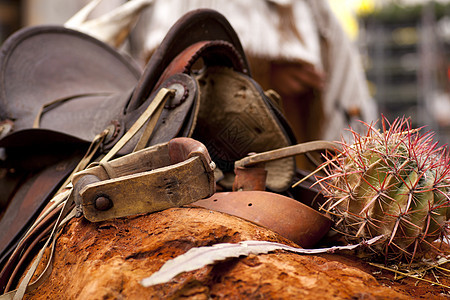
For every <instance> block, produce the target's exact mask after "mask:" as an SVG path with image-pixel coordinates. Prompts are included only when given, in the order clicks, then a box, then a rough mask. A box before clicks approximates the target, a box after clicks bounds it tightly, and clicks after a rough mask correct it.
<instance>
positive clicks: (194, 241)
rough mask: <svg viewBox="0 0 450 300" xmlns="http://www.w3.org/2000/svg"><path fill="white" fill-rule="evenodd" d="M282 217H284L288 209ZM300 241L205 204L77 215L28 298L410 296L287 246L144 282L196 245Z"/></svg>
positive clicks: (340, 264) (353, 269)
mask: <svg viewBox="0 0 450 300" xmlns="http://www.w3.org/2000/svg"><path fill="white" fill-rule="evenodd" d="M280 217H281V218H282V216H280ZM250 239H251V240H266V241H273V242H280V243H285V244H288V245H292V246H295V244H294V243H293V242H290V241H288V240H286V239H284V238H283V237H281V236H279V235H278V234H276V233H274V232H272V231H270V230H267V229H265V228H262V227H260V226H257V225H255V224H252V223H250V222H247V221H245V220H242V219H239V218H236V217H233V216H229V215H227V214H223V213H219V212H215V211H210V210H206V209H202V208H175V209H168V210H165V211H162V212H158V213H154V214H148V215H142V216H136V217H129V218H122V219H117V220H112V221H105V222H100V223H90V222H88V221H86V220H84V219H82V218H80V219H74V220H72V221H71V222H70V223H69V224H68V226H67V227H66V228H65V230H64V232H63V233H62V235H61V236H60V237H59V239H58V243H57V248H56V257H55V261H54V269H53V272H52V274H51V276H50V277H49V278H48V279H47V280H46V282H45V283H44V284H43V285H42V286H40V287H39V288H38V289H36V290H35V291H32V292H30V293H29V294H27V295H26V296H27V298H33V299H47V298H49V297H50V298H54V297H56V298H68V299H161V298H165V299H167V298H169V299H170V298H183V297H186V298H190V299H209V298H226V299H314V300H316V299H331V298H334V299H363V298H364V299H380V298H389V299H409V298H408V297H406V296H404V295H402V294H400V293H398V292H395V291H394V290H392V289H390V288H387V287H384V286H382V285H380V284H379V283H378V282H377V280H376V279H375V278H374V277H373V276H372V275H370V274H368V273H366V272H363V271H362V270H360V269H358V268H355V267H351V266H348V265H346V264H343V263H340V262H337V261H333V260H330V259H327V258H325V257H320V256H302V255H298V254H293V253H288V252H284V251H279V252H274V253H270V254H264V255H257V256H255V255H251V256H249V257H245V258H237V259H231V260H228V261H225V262H222V263H218V264H215V265H213V266H211V265H210V266H207V267H204V268H202V269H199V270H196V271H192V272H187V273H183V274H180V275H178V276H177V277H175V278H174V279H173V280H172V281H170V282H169V283H166V284H160V285H156V286H152V287H148V288H144V287H143V286H141V285H140V284H139V281H140V280H142V279H143V278H145V277H148V276H150V275H151V274H152V273H154V272H156V271H157V270H159V268H160V267H161V266H162V265H163V264H164V263H165V262H166V261H167V260H169V259H171V258H174V257H176V256H178V255H181V254H183V253H185V252H186V251H187V250H189V249H190V248H192V247H199V246H207V245H213V244H216V243H223V242H229V243H233V242H239V241H242V240H250Z"/></svg>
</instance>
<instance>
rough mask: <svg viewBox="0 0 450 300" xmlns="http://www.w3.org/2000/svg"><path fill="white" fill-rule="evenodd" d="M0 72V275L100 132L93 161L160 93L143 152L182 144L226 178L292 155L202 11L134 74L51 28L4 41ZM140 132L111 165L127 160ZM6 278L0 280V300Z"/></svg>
mask: <svg viewBox="0 0 450 300" xmlns="http://www.w3.org/2000/svg"><path fill="white" fill-rule="evenodd" d="M199 61H201V63H202V65H201V68H199V69H198V68H197V65H198V63H199ZM0 66H1V70H0V72H1V73H0V120H1V122H2V123H1V124H2V125H1V127H0V128H1V130H0V134H1V139H0V149H1V153H0V154H1V158H2V159H1V160H0V168H1V169H0V170H1V171H0V187H1V188H2V192H1V193H0V194H1V197H0V199H1V200H0V203H3V206H2V207H0V209H2V211H3V214H2V217H1V219H0V228H2V230H1V231H0V268H1V267H2V266H3V265H4V264H5V262H6V260H7V259H8V257H9V256H10V254H11V252H12V250H13V249H14V246H15V245H16V244H17V243H18V241H19V239H20V237H21V236H22V235H23V234H24V231H25V229H26V228H27V227H28V226H29V225H30V224H31V223H32V222H33V220H35V219H36V217H37V215H38V214H39V212H40V211H41V210H42V208H43V207H44V206H45V205H46V204H47V202H48V201H49V199H50V198H51V196H52V195H53V194H54V193H55V191H56V190H57V189H58V188H59V187H60V185H61V183H62V182H63V180H64V179H65V178H66V177H67V176H68V175H69V174H70V173H71V172H72V170H73V169H74V167H75V166H76V165H77V163H78V162H79V161H80V159H81V158H82V157H83V155H84V154H85V152H86V150H87V148H88V147H89V145H90V143H91V141H92V140H93V139H94V138H95V137H96V136H97V135H98V134H99V133H101V132H103V131H104V130H105V129H107V130H108V131H107V135H106V137H105V140H104V141H103V143H102V145H101V147H100V149H99V151H98V152H97V153H96V156H101V155H102V154H104V153H105V152H107V151H108V149H111V148H112V147H113V146H114V145H115V144H116V142H117V141H118V140H119V139H120V138H121V137H122V136H123V135H124V134H126V133H127V131H128V130H129V129H130V127H132V125H133V124H134V123H135V121H136V120H137V119H138V118H139V117H140V116H141V115H142V113H143V112H144V111H146V109H147V108H148V107H149V106H150V105H151V103H152V101H153V99H154V97H155V95H156V94H157V92H158V91H159V90H160V89H162V88H168V89H171V90H173V91H175V92H174V96H173V97H172V98H170V99H169V100H167V102H166V103H165V106H164V109H163V110H162V112H161V115H160V117H159V119H158V121H157V124H156V127H155V129H154V130H153V132H152V134H151V136H149V137H148V139H146V143H145V146H150V145H155V144H159V143H165V142H168V141H169V140H171V139H172V138H174V137H177V136H192V137H194V138H196V139H198V140H200V141H201V142H203V143H204V144H205V145H206V146H207V148H208V151H209V153H210V155H211V158H212V159H213V160H214V161H215V162H216V163H217V162H218V163H217V164H218V165H220V167H221V169H222V170H223V171H224V172H227V171H232V168H233V163H234V161H236V160H237V159H240V158H242V157H244V156H246V155H247V154H248V153H249V152H261V151H265V150H270V149H274V148H279V147H283V146H288V145H291V144H294V143H295V140H294V137H293V134H292V132H291V130H290V128H289V126H288V124H287V122H286V120H285V119H284V117H283V116H282V114H281V113H280V111H279V110H278V108H277V106H276V104H275V103H274V102H273V101H272V100H271V99H270V98H269V97H268V96H267V95H266V94H265V93H264V92H263V91H262V90H261V88H260V87H259V86H258V84H257V83H256V82H254V81H253V80H252V79H251V76H250V71H249V66H248V63H247V60H246V57H245V54H244V51H243V49H242V46H241V44H240V41H239V39H238V36H237V35H236V33H235V31H234V30H233V28H232V27H231V26H230V24H229V23H228V21H227V20H226V19H225V18H224V17H223V16H222V15H221V14H219V13H217V12H215V11H212V10H206V9H205V10H198V11H193V12H190V13H188V14H186V15H185V16H184V17H182V18H181V19H180V20H179V21H178V22H177V23H176V24H175V25H174V26H173V27H172V29H171V30H170V31H169V33H168V34H167V36H166V38H165V39H164V40H163V42H162V43H161V45H160V47H159V48H158V49H157V50H156V52H155V53H154V54H153V56H152V57H151V59H150V61H149V62H148V64H147V66H146V67H145V70H143V72H142V73H141V71H140V70H139V69H138V68H136V67H135V66H134V65H133V64H132V63H131V62H130V61H128V60H127V59H125V58H124V57H123V56H121V55H120V54H118V53H117V52H116V51H115V50H113V49H112V48H110V47H109V46H107V45H105V44H103V43H101V42H99V41H98V40H96V39H94V38H91V37H89V36H87V35H85V34H82V33H80V32H76V31H73V30H70V29H66V28H62V27H59V26H39V27H31V28H25V29H23V30H21V31H19V32H17V33H15V34H14V35H13V36H11V37H10V38H9V39H8V40H7V41H6V42H5V43H4V45H3V46H2V48H1V54H0ZM216 79H220V80H221V81H222V80H223V82H224V83H225V87H227V85H229V86H228V87H229V89H230V90H231V91H232V92H233V95H234V97H233V99H235V100H234V101H236V102H233V105H234V107H230V106H233V105H227V104H224V103H223V100H224V99H226V98H229V95H230V94H222V95H221V94H220V93H219V92H220V89H223V88H224V86H223V83H222V86H220V85H216V84H215V83H216V82H215V80H216ZM250 98H251V99H256V100H255V101H253V102H252V101H249V100H250ZM261 114H262V115H261ZM243 116H251V118H250V119H246V118H245V117H243ZM261 116H262V117H261ZM212 117H214V118H212ZM267 120H269V122H267ZM143 131H144V130H143V129H142V130H140V131H139V132H138V133H137V134H136V135H135V137H133V138H132V139H131V140H130V141H129V142H128V143H127V144H125V146H124V147H122V149H121V150H120V152H119V155H125V154H127V153H130V152H132V151H133V149H134V148H135V146H136V145H137V144H138V143H139V137H140V136H142V134H143ZM236 133H238V134H236ZM267 133H269V134H268V135H267ZM268 141H270V142H268ZM293 169H294V163H293V160H292V159H284V162H282V164H281V166H275V168H274V170H275V173H273V174H275V175H273V176H272V177H274V178H275V177H277V176H276V170H278V172H279V173H283V174H286V173H287V174H288V175H287V179H288V180H284V183H281V184H279V183H277V182H275V181H274V183H273V189H274V190H283V189H285V188H286V187H287V186H288V185H289V184H290V183H291V178H292V174H293ZM269 173H272V172H269ZM268 181H270V180H268ZM286 183H287V184H286ZM4 229H6V230H4ZM17 259H18V258H17ZM12 264H14V262H13V263H12ZM9 265H11V262H9ZM8 275H9V273H8V270H7V271H5V270H2V273H0V284H1V286H0V291H4V288H5V281H6V278H7V276H8Z"/></svg>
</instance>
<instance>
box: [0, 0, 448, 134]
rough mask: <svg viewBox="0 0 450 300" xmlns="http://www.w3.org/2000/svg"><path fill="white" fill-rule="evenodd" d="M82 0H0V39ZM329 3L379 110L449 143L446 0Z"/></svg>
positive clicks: (66, 13)
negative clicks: (357, 54) (356, 54)
mask: <svg viewBox="0 0 450 300" xmlns="http://www.w3.org/2000/svg"><path fill="white" fill-rule="evenodd" d="M114 1H116V0H108V1H106V2H108V4H109V5H111V4H112V3H113V2H114ZM87 2H88V0H86V1H61V0H0V41H4V39H5V38H7V37H8V36H9V35H10V34H11V33H12V32H14V31H15V30H17V29H19V28H21V27H23V26H28V25H34V24H42V23H56V24H62V23H64V22H65V21H66V20H67V19H69V18H70V17H71V16H72V15H73V14H74V13H75V12H76V11H78V10H79V9H80V8H81V7H82V6H84V5H85V4H86V3H87ZM116 2H117V3H121V2H122V1H121V0H117V1H116ZM329 4H330V6H331V8H332V9H333V11H334V12H335V14H336V16H337V17H338V19H339V20H340V21H341V24H342V26H343V27H344V29H345V31H346V32H347V34H348V35H349V36H350V38H351V40H352V41H353V42H354V43H355V44H356V45H357V47H358V49H359V51H360V53H361V56H362V60H363V65H364V69H365V73H366V76H367V81H368V86H369V90H370V93H371V95H372V96H373V98H374V99H375V100H376V104H377V106H378V109H379V112H380V113H383V114H384V115H386V116H387V117H388V119H389V120H393V119H394V118H395V117H397V116H407V117H408V116H410V117H411V120H412V123H413V126H415V127H418V126H423V125H427V129H430V130H434V131H436V133H437V138H438V139H439V140H440V141H441V143H450V0H445V1H431V0H403V1H400V0H397V1H394V0H329ZM117 5H118V4H117Z"/></svg>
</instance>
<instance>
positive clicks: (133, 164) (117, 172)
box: [72, 138, 215, 222]
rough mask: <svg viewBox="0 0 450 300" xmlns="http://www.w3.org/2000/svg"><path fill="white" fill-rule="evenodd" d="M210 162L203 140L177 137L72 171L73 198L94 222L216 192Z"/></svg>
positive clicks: (192, 200) (187, 201) (187, 200)
mask: <svg viewBox="0 0 450 300" xmlns="http://www.w3.org/2000/svg"><path fill="white" fill-rule="evenodd" d="M214 167H215V166H214V163H213V162H212V161H211V158H210V157H209V154H208V152H207V150H206V148H205V147H204V146H203V144H201V143H200V142H198V141H195V140H193V139H190V138H175V139H173V140H171V141H170V142H168V143H164V144H159V145H155V146H152V147H149V148H146V149H143V150H140V151H137V152H134V153H131V154H128V155H126V156H123V157H120V158H117V159H115V160H112V161H110V162H103V163H102V164H100V165H98V166H95V167H92V168H89V169H86V170H84V171H82V172H79V173H77V174H75V176H74V178H73V181H72V182H73V185H74V193H75V202H76V204H77V205H78V207H81V209H82V211H83V214H84V216H85V217H86V219H88V220H90V221H92V222H97V221H103V220H108V219H112V218H118V217H124V216H130V215H136V214H142V213H149V212H154V211H159V210H164V209H167V208H170V207H177V206H181V205H185V204H189V203H192V202H194V201H197V200H199V199H202V198H205V197H208V196H211V195H212V194H213V193H214V191H215V181H214ZM111 175H112V176H114V178H110V176H111Z"/></svg>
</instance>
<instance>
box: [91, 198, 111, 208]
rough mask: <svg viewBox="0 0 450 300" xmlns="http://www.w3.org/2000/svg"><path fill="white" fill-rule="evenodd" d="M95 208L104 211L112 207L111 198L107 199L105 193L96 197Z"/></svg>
mask: <svg viewBox="0 0 450 300" xmlns="http://www.w3.org/2000/svg"><path fill="white" fill-rule="evenodd" d="M94 206H95V208H96V209H97V210H101V211H105V210H108V209H110V208H112V207H113V202H112V201H111V199H109V197H108V196H106V195H101V196H98V197H97V199H95V204H94Z"/></svg>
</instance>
